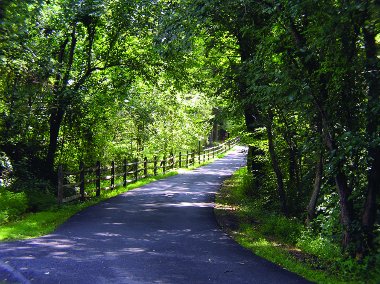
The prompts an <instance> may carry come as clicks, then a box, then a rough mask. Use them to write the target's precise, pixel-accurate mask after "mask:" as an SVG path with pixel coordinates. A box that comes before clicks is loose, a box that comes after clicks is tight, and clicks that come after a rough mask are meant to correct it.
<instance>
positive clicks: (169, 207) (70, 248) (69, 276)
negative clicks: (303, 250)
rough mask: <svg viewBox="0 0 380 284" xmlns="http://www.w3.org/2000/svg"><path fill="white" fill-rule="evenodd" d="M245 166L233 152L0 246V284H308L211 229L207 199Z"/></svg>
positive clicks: (213, 225) (210, 200)
mask: <svg viewBox="0 0 380 284" xmlns="http://www.w3.org/2000/svg"><path fill="white" fill-rule="evenodd" d="M244 163H245V157H244V154H243V153H242V151H241V148H237V150H236V151H235V152H233V153H232V154H230V155H228V156H226V157H225V158H223V159H219V160H217V161H216V162H215V163H213V164H211V165H208V166H205V167H202V168H199V169H197V170H194V171H191V172H186V173H182V174H179V175H177V176H173V177H170V178H167V179H165V180H160V181H157V182H154V183H151V184H149V185H146V186H143V187H141V188H139V189H136V190H133V191H130V192H128V193H125V194H122V195H120V196H117V197H115V198H112V199H110V200H108V201H106V202H103V203H101V204H99V205H97V206H93V207H91V208H88V209H86V210H84V211H83V212H80V213H79V214H77V215H75V216H73V217H72V218H71V219H70V220H69V221H68V222H66V223H65V224H63V225H62V226H61V227H59V228H58V229H57V231H56V232H55V233H53V234H51V235H47V236H44V237H41V238H37V239H31V240H26V241H18V242H9V243H0V283H1V282H2V281H4V280H5V279H8V280H7V281H8V282H9V283H91V284H96V283H132V284H133V283H307V282H306V281H305V280H304V279H302V278H300V277H298V276H296V275H294V274H292V273H290V272H288V271H286V270H284V269H282V268H280V267H278V266H276V265H274V264H272V263H269V262H267V261H265V260H263V259H261V258H259V257H257V256H255V255H253V254H252V253H251V252H249V251H247V250H245V249H243V248H241V247H240V246H239V245H237V244H236V243H235V242H234V241H233V240H232V239H230V238H229V237H228V236H227V235H226V234H224V233H223V232H222V231H221V230H220V228H219V227H218V225H217V223H216V221H215V219H214V215H213V200H214V194H215V192H216V191H217V190H218V189H219V187H220V184H221V182H222V181H223V179H225V178H227V177H228V176H230V175H231V174H232V172H233V171H235V170H236V169H238V168H239V167H241V166H242V165H243V164H244ZM6 283H7V282H6Z"/></svg>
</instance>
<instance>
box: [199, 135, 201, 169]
mask: <svg viewBox="0 0 380 284" xmlns="http://www.w3.org/2000/svg"><path fill="white" fill-rule="evenodd" d="M198 164H199V165H200V164H201V141H198Z"/></svg>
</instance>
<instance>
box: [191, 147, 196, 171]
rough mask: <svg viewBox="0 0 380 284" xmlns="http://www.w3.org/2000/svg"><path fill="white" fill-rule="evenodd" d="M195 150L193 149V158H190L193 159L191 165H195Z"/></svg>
mask: <svg viewBox="0 0 380 284" xmlns="http://www.w3.org/2000/svg"><path fill="white" fill-rule="evenodd" d="M195 151H196V150H193V158H192V160H193V166H194V167H195Z"/></svg>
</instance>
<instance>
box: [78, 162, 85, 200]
mask: <svg viewBox="0 0 380 284" xmlns="http://www.w3.org/2000/svg"><path fill="white" fill-rule="evenodd" d="M79 171H80V173H79V180H80V200H81V201H84V164H83V162H80V165H79Z"/></svg>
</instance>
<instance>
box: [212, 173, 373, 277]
mask: <svg viewBox="0 0 380 284" xmlns="http://www.w3.org/2000/svg"><path fill="white" fill-rule="evenodd" d="M216 204H217V205H216V210H215V213H216V215H217V218H218V220H219V222H220V224H221V226H222V227H223V226H224V227H225V229H226V230H227V231H229V233H230V234H231V235H232V237H233V238H234V239H235V240H236V241H237V242H238V243H240V244H241V245H242V246H244V247H246V248H248V249H250V250H252V251H253V252H254V253H255V254H257V255H259V256H262V257H264V258H266V259H268V260H270V261H272V262H274V263H277V264H279V265H280V266H282V267H284V268H285V269H287V270H290V271H293V272H295V273H297V274H299V275H301V276H303V277H305V278H306V279H308V280H311V281H313V282H317V283H379V281H380V271H379V268H378V267H377V266H376V265H375V263H379V259H378V258H379V254H377V255H375V256H372V257H371V258H367V259H365V260H364V261H362V262H361V263H359V262H357V261H356V260H355V259H351V258H348V257H345V256H344V255H342V254H341V251H340V249H339V246H338V244H337V243H334V241H333V240H331V239H329V238H328V237H326V236H323V235H322V234H318V233H316V232H315V231H312V230H311V229H309V228H307V227H306V226H305V225H304V224H303V222H301V221H300V220H297V219H295V218H287V217H284V216H282V215H279V214H277V213H276V212H275V210H274V209H272V207H271V206H268V204H269V203H268V200H267V199H266V198H265V196H264V195H263V194H260V192H259V191H258V190H257V192H256V193H252V178H251V175H249V174H248V172H247V169H246V168H242V169H240V170H238V171H237V172H235V174H234V175H233V177H232V178H231V179H229V180H227V181H226V182H225V183H224V185H223V187H222V189H221V191H220V192H219V194H218V196H217V198H216ZM228 219H230V220H231V219H232V220H234V222H235V223H238V225H236V224H235V225H234V226H229V225H227V226H225V224H226V223H229V222H230V221H226V220H228ZM376 258H377V259H376Z"/></svg>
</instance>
